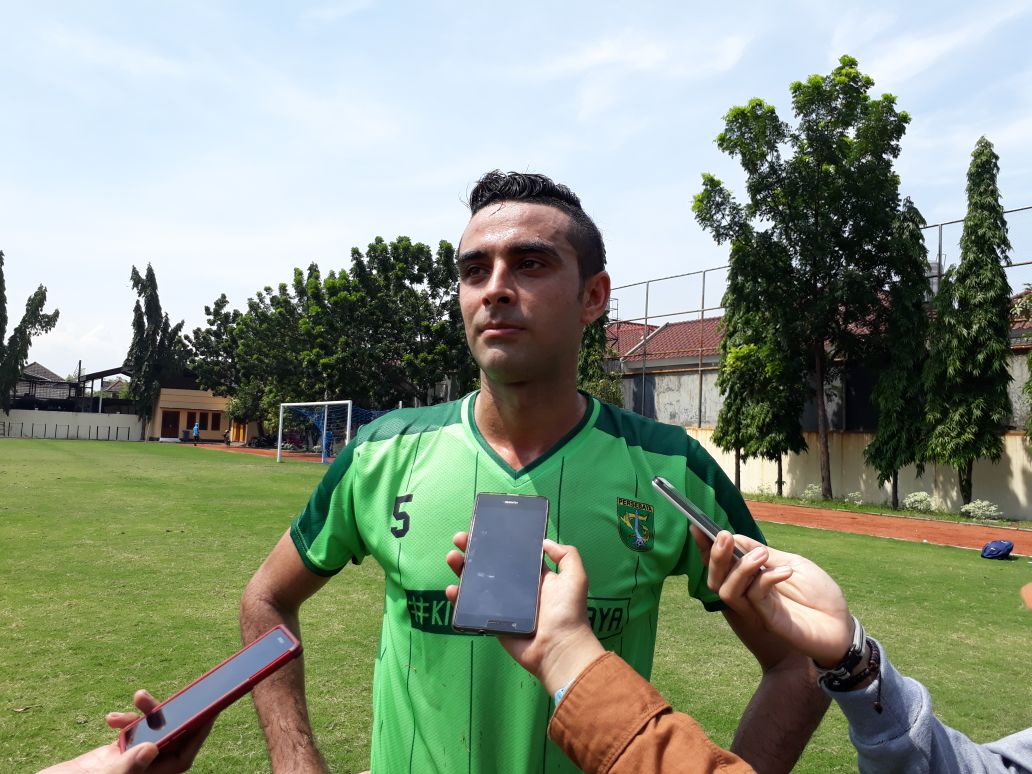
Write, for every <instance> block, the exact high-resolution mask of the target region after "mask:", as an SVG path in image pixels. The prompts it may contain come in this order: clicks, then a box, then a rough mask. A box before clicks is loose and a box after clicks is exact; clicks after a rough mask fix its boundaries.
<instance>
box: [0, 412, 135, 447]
mask: <svg viewBox="0 0 1032 774" xmlns="http://www.w3.org/2000/svg"><path fill="white" fill-rule="evenodd" d="M0 424H2V425H3V426H4V429H3V435H5V436H7V437H12V438H44V437H46V438H54V437H56V438H72V439H74V438H80V439H88V438H99V439H100V440H103V441H106V440H112V441H115V440H117V441H138V440H140V424H141V422H140V420H139V419H138V418H137V417H136V415H135V414H81V413H79V412H74V411H29V410H25V409H14V410H12V411H11V413H10V414H0Z"/></svg>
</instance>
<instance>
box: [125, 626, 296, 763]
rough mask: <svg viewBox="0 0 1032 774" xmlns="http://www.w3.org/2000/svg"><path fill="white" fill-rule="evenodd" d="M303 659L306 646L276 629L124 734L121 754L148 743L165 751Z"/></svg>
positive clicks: (289, 634)
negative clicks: (259, 685)
mask: <svg viewBox="0 0 1032 774" xmlns="http://www.w3.org/2000/svg"><path fill="white" fill-rule="evenodd" d="M300 655H301V643H300V642H299V641H298V640H297V638H296V637H294V635H293V634H292V633H291V632H290V631H289V630H288V629H287V628H286V627H284V626H275V627H273V628H272V629H270V630H269V631H268V632H266V633H265V634H263V635H262V636H261V637H259V638H257V639H256V640H254V641H253V642H252V643H250V644H249V645H245V646H244V647H243V648H241V649H240V650H239V651H237V652H236V653H235V654H233V655H232V656H230V657H229V658H227V659H226V660H225V661H223V662H222V663H221V664H219V665H218V666H217V667H215V668H214V669H211V670H209V671H208V672H206V673H205V674H203V675H201V676H200V677H198V678H197V679H196V680H194V681H193V682H192V683H190V684H189V685H188V686H186V687H185V688H183V689H182V690H180V691H179V692H178V693H176V694H175V695H174V696H172V697H171V698H170V699H168V700H166V701H164V702H162V703H161V704H158V705H157V706H156V707H154V708H152V709H151V710H150V711H149V712H148V713H147V714H146V716H145V717H142V718H138V719H137V720H135V721H134V722H132V723H131V724H129V725H128V726H126V727H125V728H123V729H122V731H121V733H120V734H119V737H118V747H119V749H120V750H128V749H131V748H133V747H135V746H136V745H139V744H142V743H144V742H153V743H154V744H156V745H157V746H158V748H159V749H162V748H164V747H167V746H168V745H169V744H171V743H172V742H173V741H175V740H176V739H178V738H180V737H182V736H184V735H185V734H188V733H189V732H191V731H193V730H195V729H197V728H200V727H202V726H203V725H204V724H205V723H206V722H208V721H210V720H212V719H214V717H215V716H216V715H218V713H220V712H221V711H222V710H224V709H225V708H226V707H228V706H229V705H230V704H232V703H233V702H234V701H236V700H237V699H239V698H240V697H241V696H243V695H244V694H245V693H247V692H248V691H250V690H251V689H252V688H253V687H254V686H255V685H256V684H257V683H259V682H261V681H262V680H264V679H265V678H266V677H268V676H269V675H271V674H272V673H273V672H275V671H276V670H277V669H279V668H280V667H282V666H283V665H284V664H286V663H287V662H288V661H290V660H292V659H295V658H297V657H298V656H300Z"/></svg>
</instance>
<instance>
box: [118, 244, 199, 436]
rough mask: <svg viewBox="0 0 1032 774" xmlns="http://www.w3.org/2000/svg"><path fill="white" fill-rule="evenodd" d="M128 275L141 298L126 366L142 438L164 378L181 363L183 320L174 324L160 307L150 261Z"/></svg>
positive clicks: (137, 307)
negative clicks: (143, 271)
mask: <svg viewBox="0 0 1032 774" xmlns="http://www.w3.org/2000/svg"><path fill="white" fill-rule="evenodd" d="M129 279H130V281H131V282H132V284H133V290H135V291H136V295H137V296H138V298H137V300H136V305H135V306H134V307H133V340H132V342H131V343H130V345H129V354H128V355H126V358H125V369H126V370H127V371H128V372H129V373H130V374H131V375H132V379H131V380H130V382H129V398H130V400H132V402H133V410H134V411H135V412H136V416H138V417H140V419H142V420H143V422H142V424H141V426H140V440H141V441H142V440H145V439H146V435H147V423H148V422H149V421H150V418H151V417H152V416H153V415H154V409H155V407H156V404H157V400H158V395H159V393H160V392H161V382H162V381H163V380H164V379H165V378H166V377H168V376H170V375H172V374H173V373H175V372H176V371H177V370H179V368H180V367H181V366H182V363H183V361H184V360H185V356H186V348H185V346H184V344H183V341H182V339H181V338H180V335H179V334H180V332H181V331H182V329H183V322H182V320H180V321H179V323H177V324H176V325H171V324H170V323H169V320H168V315H167V314H165V313H164V312H162V311H161V300H160V299H159V298H158V280H157V277H155V276H154V269H153V268H151V265H150V264H149V263H148V264H147V271H146V272H145V273H144V274H143V275H141V274H140V272H139V271H137V270H136V267H135V266H133V270H132V272H131V273H130V275H129ZM141 301H142V302H143V303H142V304H141V303H140V302H141Z"/></svg>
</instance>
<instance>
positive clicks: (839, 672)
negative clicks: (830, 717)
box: [813, 615, 867, 683]
mask: <svg viewBox="0 0 1032 774" xmlns="http://www.w3.org/2000/svg"><path fill="white" fill-rule="evenodd" d="M849 617H850V618H851V619H852V621H853V641H852V642H851V643H850V645H849V650H847V651H846V655H844V656H843V657H842V660H841V661H840V662H839V663H838V664H837V665H835V666H833V667H831V668H827V669H826V668H825V667H822V666H821V665H820V664H818V663H817V662H816V661H814V662H813V664H814V666H815V667H816V668H817V675H818V679H820V681H821V682H822V683H827V681H829V680H838V681H841V680H845V679H846V678H848V677H849V676H850V675H851V674H852V673H853V670H854V669H856V665H857V664H859V663H860V660H861V659H862V658H863V657H864V643H865V642H866V641H867V633H866V632H865V631H864V627H863V625H862V624H861V623H860V621H858V620H857V617H856V616H855V615H851V616H849Z"/></svg>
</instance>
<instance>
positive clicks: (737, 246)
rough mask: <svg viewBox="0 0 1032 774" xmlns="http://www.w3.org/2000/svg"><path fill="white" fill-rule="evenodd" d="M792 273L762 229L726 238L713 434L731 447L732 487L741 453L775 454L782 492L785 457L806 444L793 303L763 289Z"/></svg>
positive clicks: (776, 289)
mask: <svg viewBox="0 0 1032 774" xmlns="http://www.w3.org/2000/svg"><path fill="white" fill-rule="evenodd" d="M698 206H700V207H704V206H706V203H705V202H699V205H698ZM790 280H791V272H790V265H789V256H788V255H787V253H786V252H785V251H784V250H783V249H782V248H781V246H780V245H779V244H778V243H777V242H775V241H774V240H772V239H771V237H770V235H769V234H767V233H759V234H757V233H756V232H754V231H753V230H752V229H750V228H743V229H741V230H740V232H739V233H738V235H737V237H735V238H734V239H733V240H732V247H731V258H730V264H729V270H728V286H727V290H726V291H725V293H724V298H723V302H722V303H723V306H724V318H723V320H722V321H721V324H722V327H723V335H722V336H721V340H720V366H719V368H718V371H717V387H718V388H719V389H720V392H721V394H722V396H723V398H724V400H723V403H722V405H721V408H720V413H719V414H718V416H717V426H716V428H715V429H714V432H713V441H714V443H716V444H717V445H718V446H720V448H722V449H723V450H724V451H734V453H735V486H739V487H740V486H741V462H742V460H748V459H750V458H752V457H759V458H762V459H768V460H773V461H775V462H776V463H777V471H778V475H777V493H778V496H781V495H783V494H784V475H783V471H782V461H783V456H784V455H785V454H789V453H796V454H798V453H800V452H802V451H805V450H806V440H805V439H804V438H803V433H802V427H801V425H800V415H801V414H802V410H803V400H804V397H805V394H806V393H805V368H806V366H805V358H804V357H803V355H804V353H803V352H802V351H801V350H800V348H799V345H798V337H797V336H796V335H794V333H793V330H792V328H793V320H794V310H792V309H791V308H789V307H788V306H785V305H782V304H770V303H767V302H766V301H765V297H766V295H767V294H772V295H775V296H781V295H782V294H784V293H786V292H788V291H787V289H786V288H784V287H783V285H784V284H785V283H786V282H788V281H790Z"/></svg>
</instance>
